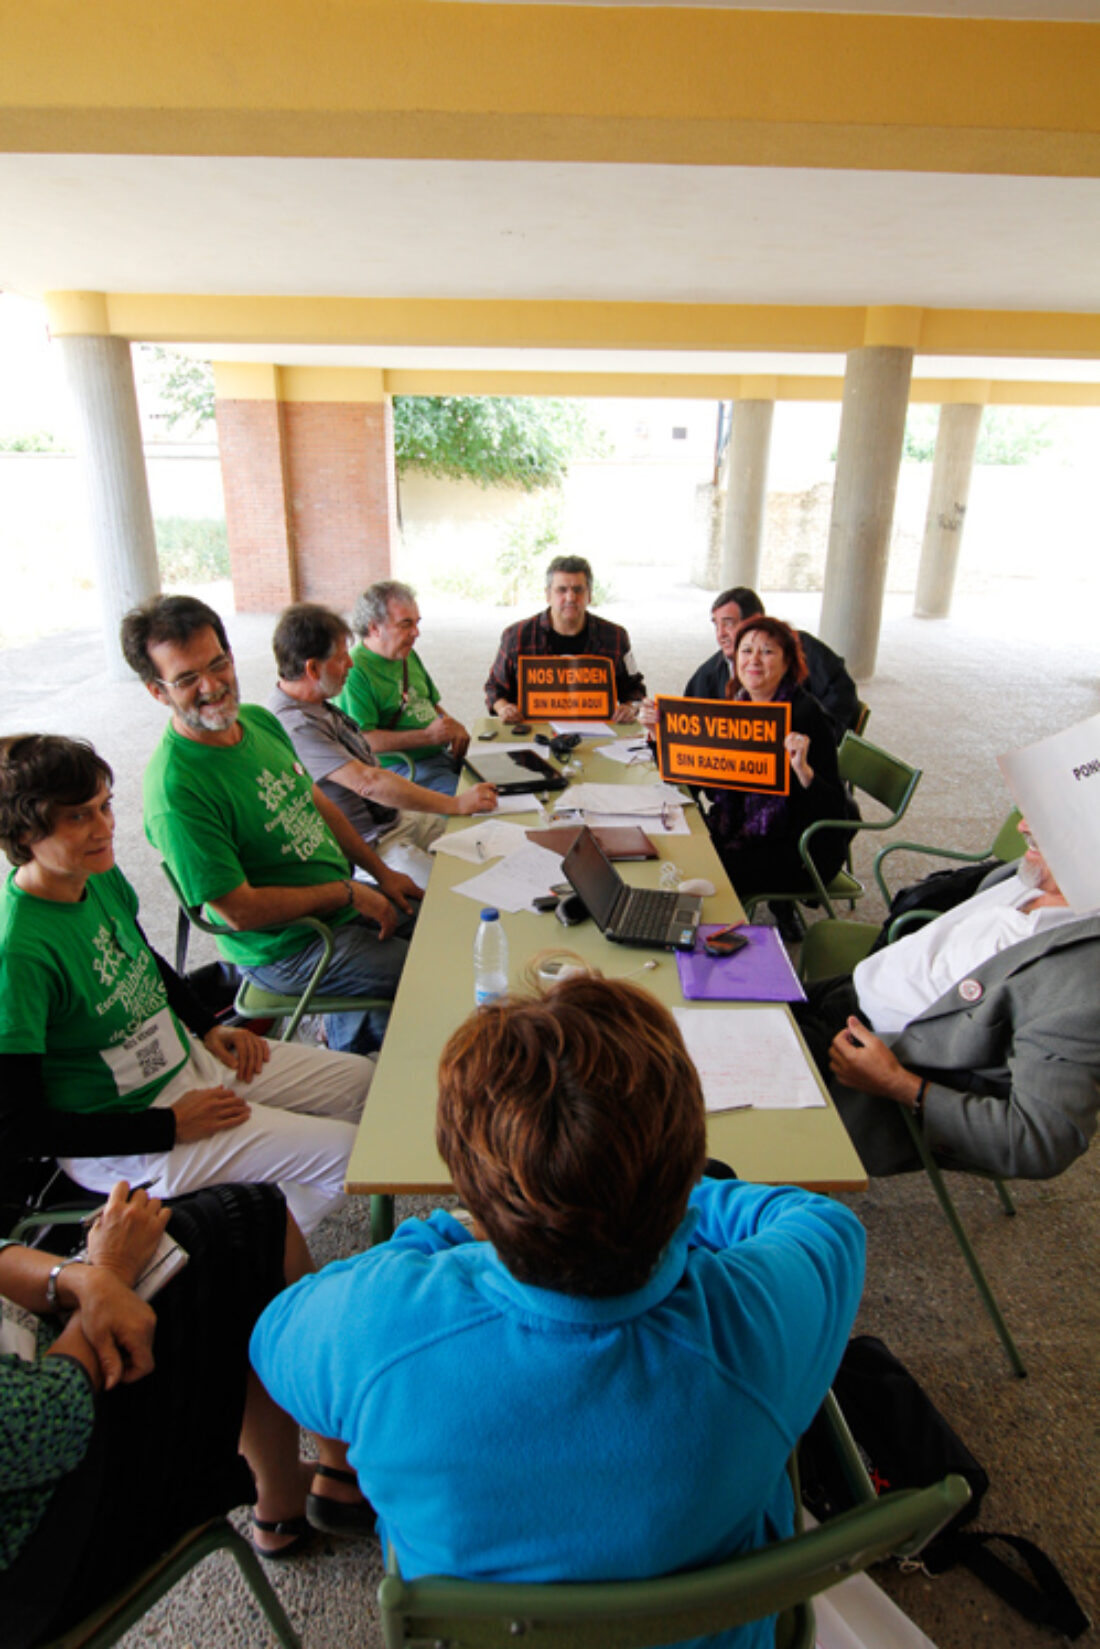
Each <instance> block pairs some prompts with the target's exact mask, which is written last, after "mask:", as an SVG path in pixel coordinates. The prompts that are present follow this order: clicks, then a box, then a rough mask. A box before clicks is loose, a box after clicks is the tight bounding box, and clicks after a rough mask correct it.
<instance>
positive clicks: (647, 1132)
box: [435, 974, 706, 1296]
mask: <svg viewBox="0 0 1100 1649" xmlns="http://www.w3.org/2000/svg"><path fill="white" fill-rule="evenodd" d="M435 1137H436V1144H437V1146H438V1148H439V1151H440V1154H441V1156H442V1157H443V1160H444V1161H445V1162H446V1164H447V1167H448V1168H449V1169H450V1172H451V1177H452V1179H453V1180H454V1183H455V1186H456V1187H457V1189H458V1192H459V1195H460V1196H461V1197H462V1198H463V1200H464V1202H465V1203H466V1204H467V1206H468V1207H469V1209H470V1212H471V1213H472V1214H474V1215H475V1217H476V1218H477V1219H478V1220H479V1221H480V1222H481V1224H482V1226H483V1227H484V1229H485V1232H486V1234H487V1236H488V1237H489V1240H490V1241H491V1242H492V1244H493V1246H494V1247H495V1248H496V1250H497V1252H498V1253H499V1255H500V1257H501V1259H502V1260H503V1262H504V1264H505V1265H506V1266H507V1267H508V1270H509V1271H510V1272H511V1273H512V1274H513V1276H515V1277H517V1278H518V1279H519V1280H520V1281H521V1282H525V1283H534V1284H536V1285H537V1286H538V1287H541V1288H552V1289H556V1290H558V1291H559V1292H561V1293H565V1294H582V1295H590V1296H607V1295H615V1294H626V1293H630V1292H631V1291H633V1290H634V1289H637V1288H640V1287H641V1286H642V1284H643V1283H644V1282H645V1281H646V1279H647V1278H648V1277H649V1275H650V1274H651V1272H652V1270H653V1268H654V1266H655V1265H656V1263H657V1260H658V1259H659V1257H660V1254H661V1252H662V1250H663V1249H664V1247H665V1245H666V1244H667V1243H668V1241H669V1240H670V1238H671V1237H672V1235H673V1233H674V1232H675V1230H676V1228H677V1226H678V1225H679V1223H680V1221H681V1220H682V1219H683V1217H684V1211H685V1209H686V1207H687V1200H688V1194H689V1192H690V1191H691V1188H692V1186H693V1185H694V1184H695V1182H696V1180H698V1179H699V1177H700V1175H701V1174H702V1172H703V1164H704V1161H705V1157H706V1124H705V1116H704V1110H703V1093H702V1088H701V1086H700V1083H699V1075H698V1072H697V1071H696V1069H695V1066H694V1065H693V1064H692V1062H691V1060H690V1058H689V1057H688V1053H687V1050H686V1048H685V1047H684V1043H683V1039H682V1038H681V1036H680V1032H679V1030H678V1029H677V1027H676V1023H675V1021H674V1020H673V1018H672V1016H671V1014H669V1012H668V1011H667V1009H665V1008H664V1007H662V1006H661V1004H660V1003H659V1002H657V1001H656V1000H655V998H653V997H652V996H650V995H649V994H648V993H647V992H646V991H643V990H639V989H638V987H637V986H636V985H631V984H627V983H626V982H625V981H623V980H608V979H601V978H599V977H597V976H594V975H591V974H588V975H585V976H583V977H579V978H572V979H566V980H564V981H563V982H562V983H561V984H559V985H556V986H555V987H554V988H553V989H551V990H549V991H547V992H546V993H545V994H544V995H541V996H536V997H534V998H530V999H527V998H518V997H512V998H504V999H503V1000H501V1001H499V1002H494V1003H490V1004H488V1005H487V1006H485V1007H481V1008H479V1009H478V1010H477V1011H476V1012H475V1013H474V1014H472V1015H471V1016H470V1018H469V1019H467V1020H466V1022H465V1024H463V1025H461V1026H460V1027H459V1029H458V1030H457V1031H456V1032H455V1033H454V1035H453V1036H452V1037H451V1039H450V1041H449V1042H448V1044H447V1046H446V1048H445V1049H444V1050H443V1057H442V1059H441V1061H440V1066H439V1105H438V1110H437V1113H436V1130H435Z"/></svg>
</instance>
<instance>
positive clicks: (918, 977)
mask: <svg viewBox="0 0 1100 1649" xmlns="http://www.w3.org/2000/svg"><path fill="white" fill-rule="evenodd" d="M1038 897H1040V893H1039V889H1038V888H1035V887H1025V886H1024V884H1023V883H1022V882H1021V881H1020V879H1019V875H1018V874H1017V875H1015V876H1008V877H1006V878H1005V880H1004V881H1001V882H998V883H997V884H996V886H995V887H991V888H986V889H985V891H984V892H983V893H975V894H974V896H973V897H972V898H970V899H964V900H963V902H962V904H961V905H956V906H955V908H954V910H948V911H945V912H944V914H943V915H942V916H940V917H938V918H937V920H936V921H935V922H927V923H926V924H925V925H924V927H922V928H918V929H917V930H916V932H914V933H910V934H906V935H905V937H904V938H902V939H899V940H897V942H896V943H895V944H893V945H887V946H886V948H885V950H880V951H877V952H876V953H875V955H874V956H868V957H867V958H866V959H865V960H864V961H862V962H860V963H859V965H858V966H857V967H856V969H855V972H854V973H853V975H852V979H853V982H854V984H855V988H856V994H857V996H858V997H859V1006H860V1011H861V1013H862V1015H863V1017H864V1018H865V1019H866V1020H867V1022H868V1024H869V1025H870V1026H871V1028H872V1030H874V1031H876V1032H877V1033H878V1035H879V1036H897V1035H898V1033H899V1032H901V1031H903V1030H904V1029H905V1027H906V1026H907V1025H908V1024H909V1023H910V1022H911V1021H912V1020H914V1019H916V1018H917V1016H918V1014H922V1013H923V1012H924V1010H925V1008H930V1007H931V1006H932V1003H933V1002H938V1001H939V999H940V997H941V996H943V995H944V993H945V992H946V991H949V990H951V989H952V987H953V986H955V985H957V984H958V983H959V981H960V980H962V979H965V978H966V977H967V976H968V975H969V974H972V973H973V972H974V969H975V968H979V967H981V965H982V963H983V962H988V961H989V959H990V957H991V956H996V955H997V953H998V952H999V951H1002V950H1007V949H1008V947H1009V946H1010V945H1017V944H1019V942H1020V940H1021V939H1028V938H1030V937H1031V935H1032V934H1033V933H1038V932H1040V931H1041V930H1042V929H1044V928H1050V927H1056V926H1057V925H1058V924H1059V923H1061V922H1073V921H1076V920H1077V912H1075V911H1072V910H1070V909H1068V907H1066V906H1064V905H1040V906H1039V907H1038V909H1036V910H1032V911H1024V910H1023V909H1022V908H1021V907H1022V906H1024V905H1026V904H1028V903H1029V902H1030V901H1031V900H1032V899H1035V898H1038Z"/></svg>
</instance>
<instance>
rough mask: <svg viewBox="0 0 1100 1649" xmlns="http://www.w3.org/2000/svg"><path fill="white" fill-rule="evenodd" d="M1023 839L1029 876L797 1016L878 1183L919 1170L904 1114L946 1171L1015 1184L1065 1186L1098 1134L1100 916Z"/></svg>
mask: <svg viewBox="0 0 1100 1649" xmlns="http://www.w3.org/2000/svg"><path fill="white" fill-rule="evenodd" d="M1020 831H1021V833H1022V834H1023V835H1024V837H1025V839H1026V841H1027V848H1026V851H1025V853H1024V856H1023V858H1022V859H1020V860H1019V861H1018V863H1016V864H1013V865H1007V866H1004V867H1003V868H999V869H997V870H995V871H993V872H992V873H991V874H990V875H989V876H988V877H987V878H986V879H985V881H984V882H983V883H982V885H981V887H980V888H979V889H978V891H977V893H975V894H973V895H972V896H971V897H970V898H969V899H965V900H963V902H962V903H961V904H958V905H956V906H955V907H954V908H953V909H951V910H948V911H945V912H944V914H943V915H942V916H940V917H938V918H937V919H936V920H935V921H934V922H929V923H927V924H926V925H925V926H924V927H922V928H919V929H918V930H917V931H916V932H915V933H911V934H908V935H906V936H905V937H903V938H901V939H898V940H896V941H895V942H894V944H892V945H887V946H886V947H885V948H884V949H881V950H875V951H873V952H872V953H871V955H870V956H868V957H867V958H866V959H865V960H864V961H862V962H860V963H859V965H858V966H857V967H856V969H855V971H854V973H852V974H851V975H847V976H844V977H841V978H837V979H831V980H822V981H820V982H819V983H818V984H816V985H812V986H811V987H810V990H809V1001H808V1003H806V1004H805V1005H803V1004H796V1005H795V1009H794V1013H795V1017H796V1019H797V1020H798V1022H799V1025H800V1026H801V1028H802V1031H803V1034H804V1035H805V1037H806V1040H807V1042H808V1044H809V1046H810V1050H811V1052H812V1053H813V1055H814V1057H815V1059H816V1060H817V1062H818V1065H819V1066H820V1068H821V1071H822V1075H823V1076H824V1077H825V1078H826V1080H827V1081H828V1082H829V1085H830V1088H831V1090H832V1094H833V1098H834V1099H835V1100H836V1104H837V1109H838V1110H839V1112H840V1114H841V1117H842V1118H843V1120H844V1124H845V1127H846V1128H847V1129H848V1132H849V1134H850V1135H851V1136H852V1139H853V1141H854V1143H855V1146H856V1149H857V1150H858V1151H859V1154H860V1156H861V1157H862V1159H863V1162H864V1166H865V1167H866V1168H867V1170H868V1172H869V1173H872V1174H895V1173H901V1172H904V1171H905V1170H907V1169H910V1168H917V1167H919V1166H920V1162H919V1158H918V1156H917V1153H916V1151H915V1150H914V1147H913V1142H912V1138H911V1136H910V1133H909V1130H908V1128H907V1127H906V1126H905V1123H904V1121H903V1118H902V1115H901V1111H902V1108H903V1107H904V1108H905V1109H907V1110H908V1111H909V1112H910V1113H911V1114H912V1116H913V1117H914V1118H915V1120H916V1122H917V1124H918V1126H919V1127H920V1128H921V1129H922V1131H923V1133H924V1138H925V1141H926V1142H927V1144H928V1146H929V1147H930V1149H931V1151H932V1153H933V1155H934V1156H935V1157H936V1159H937V1161H938V1162H939V1163H940V1165H941V1166H942V1167H944V1168H961V1169H969V1170H970V1171H972V1172H976V1173H985V1174H999V1175H1001V1176H1002V1177H1004V1178H1007V1179H1017V1178H1019V1179H1049V1178H1051V1177H1052V1176H1053V1175H1055V1174H1060V1173H1062V1172H1063V1170H1064V1169H1066V1168H1068V1167H1069V1165H1070V1163H1071V1162H1073V1161H1074V1159H1075V1158H1077V1157H1078V1156H1080V1155H1081V1153H1082V1152H1083V1151H1084V1150H1085V1149H1086V1147H1087V1146H1088V1143H1089V1140H1090V1139H1091V1138H1092V1135H1093V1133H1094V1131H1095V1129H1096V1115H1097V1109H1098V1108H1100V1019H1098V1016H1097V1012H1096V980H1097V977H1098V963H1100V915H1098V914H1097V912H1095V911H1093V912H1091V913H1087V914H1086V913H1081V912H1075V911H1073V910H1071V909H1070V908H1069V905H1068V904H1067V901H1066V897H1065V895H1064V894H1063V892H1062V890H1061V888H1060V887H1059V886H1058V883H1057V881H1056V880H1055V877H1054V873H1053V871H1052V870H1051V868H1050V865H1049V864H1048V863H1047V860H1046V858H1045V856H1044V854H1043V852H1042V850H1041V848H1040V846H1039V844H1038V843H1037V842H1036V841H1035V840H1034V838H1033V837H1032V836H1031V834H1030V832H1029V831H1028V826H1027V821H1026V820H1021V822H1020Z"/></svg>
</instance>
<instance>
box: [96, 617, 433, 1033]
mask: <svg viewBox="0 0 1100 1649" xmlns="http://www.w3.org/2000/svg"><path fill="white" fill-rule="evenodd" d="M121 640H122V651H123V653H124V655H125V657H126V661H127V663H128V664H129V665H130V667H131V669H132V670H134V671H135V672H136V673H137V674H138V675H139V676H140V677H141V679H142V681H143V682H144V683H145V686H146V688H147V689H148V691H149V692H150V693H151V694H152V696H153V697H154V698H155V699H156V700H157V701H158V703H160V704H163V705H164V706H165V708H166V709H167V710H168V711H169V712H170V714H171V721H170V723H169V726H168V727H167V729H166V730H165V733H164V737H163V738H162V740H161V742H160V744H159V746H158V747H157V749H156V750H155V751H154V753H153V757H152V759H151V760H150V762H149V765H148V767H147V768H146V770H145V783H144V802H145V833H146V835H147V836H148V838H149V840H150V842H151V843H152V844H153V846H154V847H155V848H156V849H157V850H158V852H160V853H161V855H162V856H163V858H164V859H165V861H166V862H167V864H168V866H169V869H170V870H171V871H172V873H173V875H174V876H175V878H176V881H177V882H178V884H179V886H180V887H181V889H182V890H183V895H184V898H185V899H186V900H187V903H188V904H189V905H199V904H205V905H207V906H208V907H209V910H210V913H211V915H212V919H213V920H214V921H215V922H217V923H219V924H223V925H224V927H225V933H224V936H220V937H219V939H218V948H219V950H220V951H221V953H222V955H223V956H224V957H225V958H226V960H227V961H230V962H234V963H236V965H237V966H238V967H239V968H240V969H241V971H242V972H243V973H245V974H247V975H248V976H249V978H251V979H254V980H255V981H256V983H257V984H259V985H262V986H264V987H266V988H267V989H269V990H276V991H287V992H294V991H297V990H299V989H301V988H304V986H305V984H306V982H307V980H308V979H309V977H310V974H311V972H312V970H313V968H314V967H315V966H316V963H317V958H318V954H319V951H320V941H319V940H318V939H316V938H315V937H313V935H312V934H311V932H310V930H309V929H306V928H299V927H294V926H289V925H288V926H283V924H291V923H293V922H294V920H295V919H296V918H297V917H301V916H318V917H321V918H323V919H324V920H325V921H326V922H327V923H328V924H329V925H330V927H331V928H332V930H333V939H334V949H333V953H332V958H331V960H330V962H329V965H328V968H327V969H326V971H325V974H324V976H323V978H322V980H321V987H320V988H321V989H322V991H325V992H327V993H330V994H333V995H340V996H378V997H382V998H385V999H392V997H393V996H394V994H395V992H396V990H397V984H398V980H399V979H400V977H401V970H402V967H403V966H404V962H405V955H406V952H407V949H408V943H407V941H408V937H409V934H410V932H411V928H412V922H413V916H414V911H415V903H414V901H416V900H419V898H420V896H421V893H420V889H419V888H418V887H417V885H416V883H415V882H413V881H412V879H411V878H410V877H408V876H405V875H402V874H400V873H399V872H396V871H393V870H391V869H389V867H388V866H386V865H385V864H383V862H382V860H381V859H380V858H379V857H378V855H377V853H376V852H375V851H374V849H373V848H371V847H370V846H368V844H367V843H366V842H364V841H363V839H362V837H361V836H360V835H359V833H358V831H356V830H355V829H353V827H352V826H351V825H350V824H349V823H348V821H347V819H345V817H344V815H343V814H342V813H341V812H340V810H339V808H338V807H336V806H335V805H334V804H333V803H332V802H331V801H330V800H329V798H328V797H327V796H325V795H324V794H323V793H322V791H321V790H320V789H319V788H318V787H317V786H316V785H315V784H313V783H312V781H311V780H310V779H309V777H308V775H307V774H306V772H305V769H304V768H303V766H302V764H301V762H300V761H299V760H298V757H297V755H296V753H295V750H294V746H293V745H292V744H291V742H290V740H289V739H288V738H287V735H286V734H285V732H284V731H283V729H282V728H281V727H280V725H279V723H278V721H277V720H276V718H275V717H274V716H273V715H272V714H271V712H270V711H269V710H265V709H263V708H262V707H261V706H260V705H256V704H246V705H242V704H241V703H240V693H239V688H238V686H237V677H236V672H235V670H234V667H233V655H232V653H231V651H230V648H229V642H228V639H227V637H226V633H225V628H224V626H223V624H222V622H221V619H220V618H219V617H218V615H217V613H215V612H214V611H213V609H212V608H210V607H208V606H207V605H206V604H205V602H202V601H197V600H195V599H194V598H193V597H191V596H161V595H158V596H153V597H152V598H151V599H150V600H149V601H147V602H145V603H144V605H143V606H141V607H138V608H135V609H134V610H133V611H132V612H130V613H127V615H126V617H125V618H124V619H123V621H122V635H121ZM349 861H350V863H349ZM352 865H358V866H359V867H360V868H361V869H363V870H365V871H366V872H367V874H368V875H369V876H371V877H373V879H374V881H375V883H376V884H377V886H375V887H372V886H370V885H369V884H368V883H366V882H361V881H356V880H354V879H353V875H352V870H351V866H352ZM258 929H264V930H267V931H262V932H260V931H256V930H258ZM271 930H274V931H271ZM386 1017H387V1016H386V1015H385V1014H384V1013H382V1012H376V1013H373V1014H371V1015H370V1016H366V1015H363V1014H361V1013H340V1014H330V1015H329V1016H328V1018H327V1021H326V1030H327V1033H328V1041H329V1046H330V1047H331V1048H335V1049H338V1050H341V1051H346V1052H351V1053H366V1052H369V1051H370V1049H371V1048H373V1047H376V1046H377V1043H378V1040H379V1039H380V1037H381V1034H382V1032H383V1030H384V1028H385V1021H386Z"/></svg>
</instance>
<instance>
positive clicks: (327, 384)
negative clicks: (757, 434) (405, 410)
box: [214, 361, 1100, 407]
mask: <svg viewBox="0 0 1100 1649" xmlns="http://www.w3.org/2000/svg"><path fill="white" fill-rule="evenodd" d="M214 381H215V387H216V391H217V395H218V399H219V400H223V401H299V402H300V401H322V402H328V403H333V402H336V403H341V404H349V403H359V402H371V401H377V400H380V399H382V398H383V397H384V396H386V395H530V396H536V397H543V398H553V397H569V398H575V399H578V400H609V399H620V400H634V401H659V400H666V401H683V400H700V401H754V400H772V401H836V402H839V401H840V400H841V399H842V397H843V394H844V380H843V378H839V377H813V376H811V375H809V374H805V375H801V376H800V375H798V374H792V373H780V374H775V373H769V374H765V375H760V376H758V375H756V374H750V373H740V374H739V373H693V374H677V373H656V372H475V371H467V372H432V371H419V370H406V369H404V368H391V369H389V370H388V371H382V372H379V371H375V370H373V369H371V368H360V367H324V368H315V367H281V368H280V367H272V366H270V365H263V364H260V363H252V362H237V361H228V362H225V361H216V362H215V363H214ZM909 399H910V401H912V402H914V403H920V404H922V405H927V404H931V405H934V406H942V405H944V403H952V402H963V403H973V404H975V405H978V406H1038V407H1093V406H1100V384H1068V383H1032V382H1028V381H1025V380H1022V379H1013V380H1011V381H1002V382H998V381H997V380H992V381H990V380H989V379H982V380H973V379H964V378H957V379H956V378H914V379H913V382H912V386H911V388H910V392H909Z"/></svg>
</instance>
